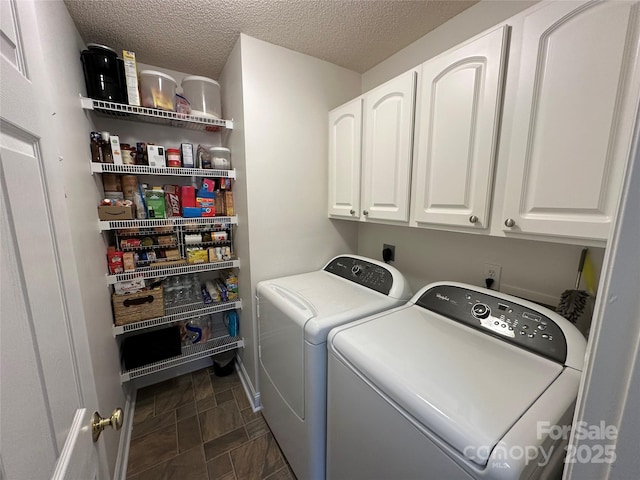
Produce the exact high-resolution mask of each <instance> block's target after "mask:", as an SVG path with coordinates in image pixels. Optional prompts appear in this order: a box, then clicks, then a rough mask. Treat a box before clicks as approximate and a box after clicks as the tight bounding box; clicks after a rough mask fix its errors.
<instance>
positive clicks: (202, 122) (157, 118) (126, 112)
mask: <svg viewBox="0 0 640 480" xmlns="http://www.w3.org/2000/svg"><path fill="white" fill-rule="evenodd" d="M80 102H81V105H82V108H84V109H85V110H93V111H95V112H97V113H99V114H101V115H105V116H108V117H116V118H120V119H123V120H133V121H142V122H146V123H154V124H159V125H169V126H172V127H179V128H187V129H191V130H200V131H208V132H217V131H219V130H220V129H221V128H226V129H227V130H232V129H233V121H232V120H222V119H216V118H208V117H201V116H198V115H185V114H183V113H176V112H170V111H166V110H158V109H156V108H147V107H137V106H135V105H125V104H123V103H115V102H107V101H104V100H96V99H93V98H86V97H81V99H80Z"/></svg>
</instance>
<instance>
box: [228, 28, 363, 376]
mask: <svg viewBox="0 0 640 480" xmlns="http://www.w3.org/2000/svg"><path fill="white" fill-rule="evenodd" d="M240 54H241V63H242V65H241V69H242V96H243V103H244V105H243V107H244V118H243V124H244V127H243V132H244V140H245V152H244V153H245V157H246V158H245V160H244V161H245V163H246V165H245V171H243V172H242V174H243V175H244V176H245V178H244V179H243V181H246V188H247V190H246V194H247V206H246V208H247V211H246V214H247V226H248V237H247V240H245V239H243V240H241V241H242V242H244V241H248V242H249V245H248V247H249V258H248V259H246V258H245V259H242V258H241V266H242V265H243V264H244V265H246V261H247V260H250V261H251V289H252V292H253V291H254V288H255V285H256V283H257V282H259V281H261V280H264V279H268V278H276V277H280V276H285V275H291V274H295V273H301V272H306V271H311V270H316V269H319V268H321V267H322V266H323V265H324V263H325V262H326V261H327V260H328V259H329V258H331V257H332V256H334V255H337V254H339V253H344V252H353V251H355V249H356V244H357V240H356V225H354V224H353V223H350V222H339V221H332V220H329V219H328V218H327V202H328V198H327V196H328V190H327V175H328V165H327V158H328V157H327V155H328V145H327V138H328V111H329V110H331V109H332V108H334V107H336V106H338V105H340V104H342V103H344V102H345V101H347V100H348V99H350V98H352V97H354V96H356V95H357V94H358V93H359V92H360V75H359V74H358V73H356V72H353V71H350V70H347V69H344V68H341V67H338V66H336V65H333V64H330V63H327V62H324V61H321V60H318V59H316V58H313V57H309V56H307V55H303V54H300V53H297V52H294V51H292V50H288V49H285V48H282V47H277V46H275V45H271V44H269V43H266V42H263V41H260V40H257V39H254V38H251V37H248V36H246V35H241V37H240ZM232 56H233V55H232ZM232 61H237V60H232ZM235 70H237V65H236V68H235ZM223 78H224V75H223ZM223 95H225V96H226V93H223ZM227 105H228V103H227ZM235 105H239V104H237V103H235ZM234 117H235V112H234ZM235 135H236V132H235V131H234V133H233V136H235ZM234 159H235V154H234ZM236 183H238V182H236ZM239 241H240V240H239ZM253 298H254V296H253V295H251V296H250V297H247V296H244V298H243V301H244V308H243V312H242V327H241V328H242V335H243V337H244V338H245V341H246V343H247V347H246V348H245V351H244V354H243V361H244V364H245V367H246V368H248V369H249V368H251V365H252V364H253V371H252V372H251V371H250V372H249V375H250V377H251V381H252V382H253V384H254V386H255V385H256V368H257V359H256V358H255V354H256V351H255V347H256V338H255V331H256V322H255V305H252V300H253ZM249 315H253V323H252V324H250V323H249V321H248V320H249V318H248V317H249ZM249 325H252V327H253V328H252V329H251V330H249V329H248V328H247V327H248V326H249ZM252 356H253V358H252Z"/></svg>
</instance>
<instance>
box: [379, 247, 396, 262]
mask: <svg viewBox="0 0 640 480" xmlns="http://www.w3.org/2000/svg"><path fill="white" fill-rule="evenodd" d="M387 249H388V250H389V251H390V254H389V258H385V250H387ZM382 259H383V260H384V261H385V262H394V261H395V260H396V246H395V245H387V244H386V243H384V244H383V245H382Z"/></svg>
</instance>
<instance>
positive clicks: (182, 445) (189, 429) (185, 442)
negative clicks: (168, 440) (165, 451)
mask: <svg viewBox="0 0 640 480" xmlns="http://www.w3.org/2000/svg"><path fill="white" fill-rule="evenodd" d="M197 445H202V437H201V436H200V425H199V422H198V417H189V418H187V419H186V420H181V421H179V422H178V452H180V453H183V452H186V451H187V450H191V449H192V448H193V447H195V446H197Z"/></svg>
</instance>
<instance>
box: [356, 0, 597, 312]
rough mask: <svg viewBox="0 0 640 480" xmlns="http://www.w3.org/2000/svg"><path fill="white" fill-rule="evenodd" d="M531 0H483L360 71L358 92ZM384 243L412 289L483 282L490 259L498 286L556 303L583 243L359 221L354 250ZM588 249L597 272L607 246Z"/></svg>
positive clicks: (375, 253) (373, 253)
mask: <svg viewBox="0 0 640 480" xmlns="http://www.w3.org/2000/svg"><path fill="white" fill-rule="evenodd" d="M535 3H536V2H519V1H518V2H508V1H507V2H493V1H488V2H485V1H483V2H480V3H478V4H476V5H474V6H473V7H471V8H469V9H467V10H465V11H464V12H462V13H460V14H459V15H457V16H455V17H454V18H452V19H451V20H450V21H448V22H447V23H445V24H443V25H441V26H440V27H438V28H437V29H435V30H433V31H432V32H430V33H429V34H427V35H425V36H424V37H422V38H420V39H419V40H417V41H416V42H414V43H413V44H411V45H409V46H408V47H406V48H405V49H403V50H401V51H399V52H398V53H396V54H395V55H393V56H392V57H390V58H388V59H387V60H385V61H384V62H382V63H380V64H379V65H377V66H375V67H374V68H372V69H371V70H369V71H367V72H365V73H364V74H363V76H362V85H363V92H364V91H367V90H370V89H371V88H373V87H375V86H377V85H379V84H380V83H384V82H385V81H387V80H389V79H391V78H394V77H395V76H397V75H399V74H401V73H402V72H404V71H406V70H407V69H409V68H412V67H415V66H416V65H419V64H421V63H423V62H425V61H426V60H428V59H429V58H431V57H433V56H435V55H437V54H439V53H441V52H443V51H445V50H448V49H449V48H451V47H454V46H455V45H456V44H458V43H461V42H464V41H465V40H467V39H469V38H470V37H473V36H475V35H477V34H479V33H481V32H483V31H485V30H487V29H491V28H494V27H495V26H497V25H499V24H501V23H503V22H504V21H505V20H507V19H508V18H510V17H512V16H514V15H516V14H518V13H520V12H521V11H522V10H524V9H526V8H527V7H529V6H531V5H532V4H535ZM499 167H500V165H498V169H497V170H498V172H500V171H501V170H500V168H499ZM496 181H497V182H500V181H501V179H500V178H497V179H496ZM499 200H500V199H494V202H496V201H499ZM498 205H499V203H498ZM383 243H388V244H393V245H396V262H395V266H396V267H397V268H398V269H400V271H402V272H403V273H404V274H405V275H407V276H408V277H409V280H410V283H411V286H412V288H414V289H418V288H420V287H422V286H424V285H426V284H427V283H430V282H432V281H435V280H444V279H449V280H455V281H462V282H468V283H472V284H475V285H484V278H483V275H482V267H483V264H484V263H492V264H498V265H501V266H502V267H503V268H502V278H501V291H503V292H505V293H510V294H513V295H518V296H522V297H525V298H528V299H530V300H533V301H536V302H541V303H545V304H548V305H552V306H553V305H557V303H558V300H559V297H560V295H561V293H562V292H563V291H564V290H565V289H571V288H573V287H574V285H575V281H576V274H577V266H578V260H579V258H580V250H581V248H582V246H581V245H563V244H556V243H549V242H540V241H531V240H521V239H511V238H499V237H493V236H488V235H474V234H464V233H453V232H447V231H441V230H430V229H422V228H408V227H393V226H387V225H375V224H361V225H360V226H359V229H358V253H359V254H361V255H365V256H369V257H373V258H378V259H380V258H381V257H382V244H383ZM590 253H591V258H592V261H593V263H594V266H595V270H596V272H597V273H598V274H599V272H600V269H601V266H602V259H603V256H604V249H603V248H590ZM583 287H584V285H583Z"/></svg>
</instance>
